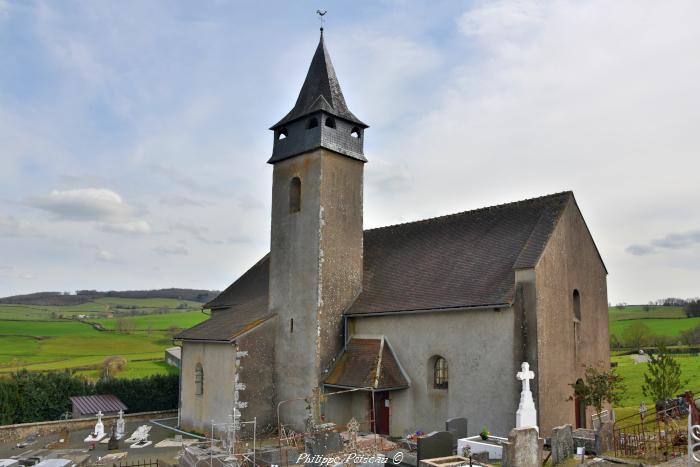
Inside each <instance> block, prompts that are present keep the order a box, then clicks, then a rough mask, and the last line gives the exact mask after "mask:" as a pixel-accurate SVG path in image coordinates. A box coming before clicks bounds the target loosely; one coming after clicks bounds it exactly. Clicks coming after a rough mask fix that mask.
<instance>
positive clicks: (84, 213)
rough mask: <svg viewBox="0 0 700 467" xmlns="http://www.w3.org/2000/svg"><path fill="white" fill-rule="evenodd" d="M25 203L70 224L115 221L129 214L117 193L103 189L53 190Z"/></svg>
mask: <svg viewBox="0 0 700 467" xmlns="http://www.w3.org/2000/svg"><path fill="white" fill-rule="evenodd" d="M28 203H29V204H30V205H31V206H34V207H36V208H39V209H43V210H44V211H47V212H49V213H51V214H53V215H55V216H56V217H57V218H59V219H65V220H72V221H104V222H118V221H123V220H125V219H127V218H128V217H129V216H131V214H132V212H133V209H132V208H131V207H130V206H129V205H128V204H126V203H125V202H124V200H123V199H122V197H121V196H120V195H119V194H118V193H115V192H114V191H112V190H108V189H107V188H79V189H75V190H63V191H61V190H53V191H52V192H51V193H49V194H48V195H46V196H37V197H34V198H31V199H29V200H28Z"/></svg>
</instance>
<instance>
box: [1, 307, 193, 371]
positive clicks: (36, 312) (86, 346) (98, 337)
mask: <svg viewBox="0 0 700 467" xmlns="http://www.w3.org/2000/svg"><path fill="white" fill-rule="evenodd" d="M183 304H185V305H186V306H185V305H183ZM200 309H201V304H200V303H197V302H189V301H183V300H174V299H153V298H149V299H131V298H112V297H108V298H100V299H97V300H95V301H94V302H91V303H85V304H81V305H75V306H24V305H21V306H17V305H0V374H2V373H9V372H13V371H17V370H19V369H22V368H26V369H28V370H33V371H50V370H64V369H71V370H73V371H75V372H76V373H78V374H82V375H85V376H87V377H89V378H97V377H98V376H99V366H100V364H101V363H102V362H103V361H104V359H105V358H107V357H110V356H120V357H123V358H124V359H126V361H127V365H126V369H125V370H124V371H123V372H121V373H120V374H119V375H118V376H119V377H126V378H138V377H143V376H148V375H153V374H167V373H173V372H177V370H176V369H175V368H172V367H170V366H168V365H166V364H165V363H164V361H163V355H164V350H165V349H166V348H168V347H171V346H172V345H173V344H172V339H171V328H182V329H184V328H189V327H191V326H194V325H195V324H198V323H200V322H202V321H204V320H205V319H207V315H205V314H203V313H202V312H201V311H200ZM134 313H137V315H136V316H128V315H129V314H134ZM145 313H150V314H145ZM77 315H86V316H85V317H84V318H83V320H77V319H76V318H77ZM104 315H107V316H110V317H109V318H104V317H100V316H104ZM59 316H60V317H61V318H59ZM118 319H123V320H124V321H125V322H130V323H131V325H130V329H131V330H132V332H130V333H121V332H116V331H115V329H116V326H117V320H118ZM92 323H99V324H100V325H101V326H102V327H103V328H104V330H98V329H96V328H95V326H93V325H92Z"/></svg>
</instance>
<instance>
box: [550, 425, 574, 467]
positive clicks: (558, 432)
mask: <svg viewBox="0 0 700 467" xmlns="http://www.w3.org/2000/svg"><path fill="white" fill-rule="evenodd" d="M572 454H574V437H573V429H572V427H571V425H564V426H557V427H554V428H553V429H552V464H553V465H557V464H559V463H561V462H564V461H565V460H566V459H567V458H568V457H570V456H571V455H572Z"/></svg>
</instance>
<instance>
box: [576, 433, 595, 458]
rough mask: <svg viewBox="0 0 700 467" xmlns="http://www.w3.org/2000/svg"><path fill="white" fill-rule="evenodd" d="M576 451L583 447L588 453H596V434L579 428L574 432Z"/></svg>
mask: <svg viewBox="0 0 700 467" xmlns="http://www.w3.org/2000/svg"><path fill="white" fill-rule="evenodd" d="M573 437H574V449H575V448H578V447H582V448H585V449H586V452H595V432H594V431H593V430H589V429H587V428H577V429H575V430H574V431H573Z"/></svg>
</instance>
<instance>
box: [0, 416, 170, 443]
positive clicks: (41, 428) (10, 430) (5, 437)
mask: <svg viewBox="0 0 700 467" xmlns="http://www.w3.org/2000/svg"><path fill="white" fill-rule="evenodd" d="M171 417H177V410H174V411H173V410H160V411H154V412H139V413H132V414H125V415H124V419H125V420H126V421H127V422H130V421H131V422H133V421H136V422H140V421H148V420H153V419H160V418H171ZM118 418H119V415H106V416H104V417H102V421H103V422H104V425H105V430H107V427H108V426H109V425H110V423H109V422H111V421H114V420H116V419H118ZM96 421H97V419H96V418H95V417H92V418H76V419H73V420H55V421H49V422H34V423H18V424H16V425H3V426H0V443H7V442H15V441H20V440H22V439H24V437H26V436H27V435H29V434H31V433H39V436H46V435H50V434H53V433H58V432H59V431H60V429H61V428H62V427H64V426H68V430H69V431H77V430H85V429H87V428H93V427H94V426H95V422H96Z"/></svg>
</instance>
